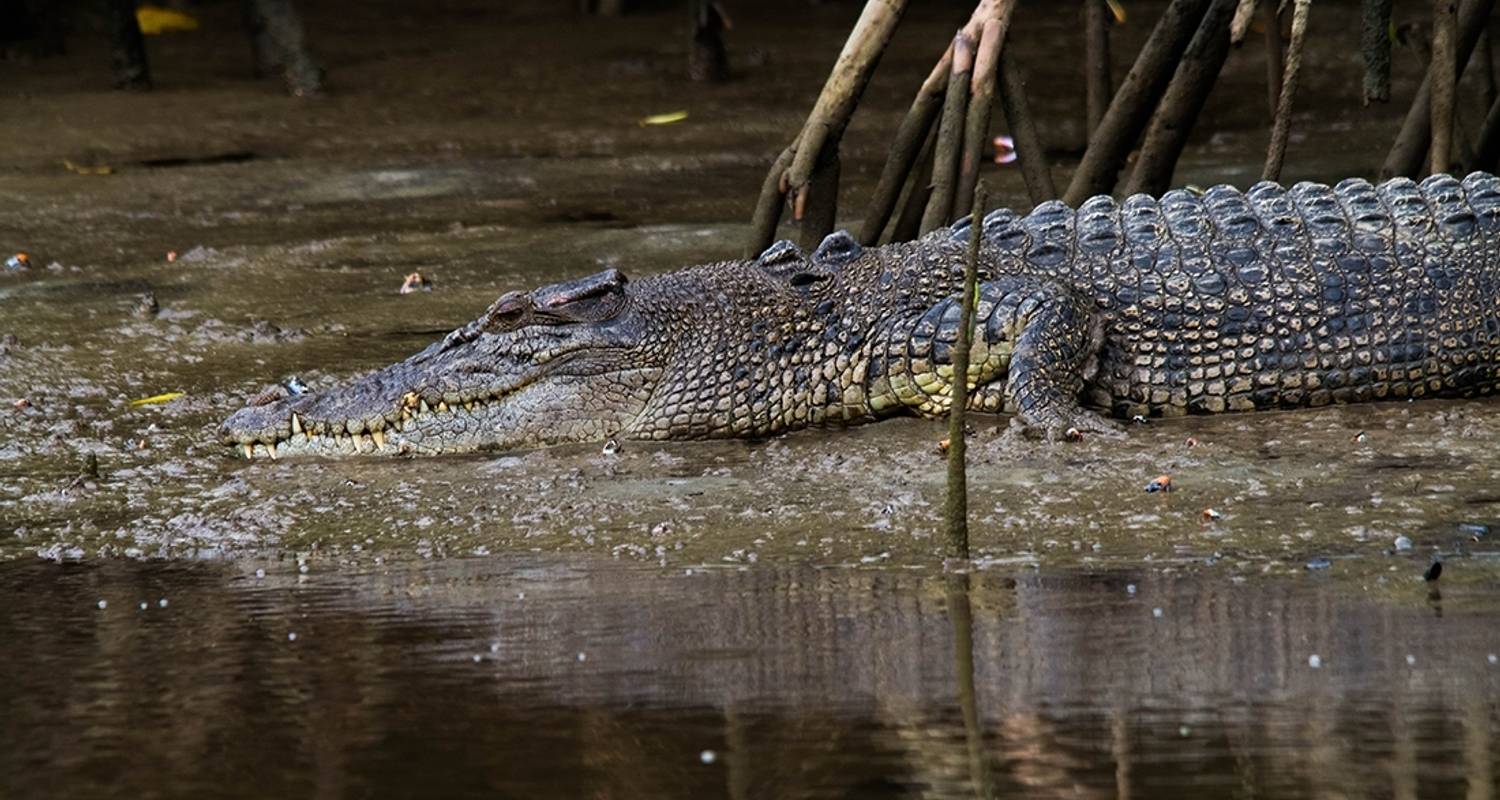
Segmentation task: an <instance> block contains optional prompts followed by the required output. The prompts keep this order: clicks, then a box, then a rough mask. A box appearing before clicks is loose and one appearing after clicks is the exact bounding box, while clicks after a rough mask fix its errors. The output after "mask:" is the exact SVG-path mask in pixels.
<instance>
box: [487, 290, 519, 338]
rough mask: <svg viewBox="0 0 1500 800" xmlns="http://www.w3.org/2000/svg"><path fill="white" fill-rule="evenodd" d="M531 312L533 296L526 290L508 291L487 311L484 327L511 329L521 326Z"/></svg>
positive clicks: (489, 329) (494, 329) (488, 329)
mask: <svg viewBox="0 0 1500 800" xmlns="http://www.w3.org/2000/svg"><path fill="white" fill-rule="evenodd" d="M530 313H531V298H530V297H528V296H527V295H526V293H525V292H506V293H505V294H504V295H501V297H500V299H499V300H496V301H495V304H494V305H492V306H490V310H489V311H487V312H485V315H484V321H483V325H482V328H483V329H484V330H487V331H509V330H515V329H516V328H519V327H520V326H521V325H522V324H523V323H525V321H526V317H527V316H528V315H529V314H530Z"/></svg>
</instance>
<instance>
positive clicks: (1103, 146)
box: [1066, 0, 1209, 206]
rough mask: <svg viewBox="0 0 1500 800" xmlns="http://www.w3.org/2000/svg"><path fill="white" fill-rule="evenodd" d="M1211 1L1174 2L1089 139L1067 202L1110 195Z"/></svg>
mask: <svg viewBox="0 0 1500 800" xmlns="http://www.w3.org/2000/svg"><path fill="white" fill-rule="evenodd" d="M1208 4H1209V0H1172V2H1171V4H1170V5H1168V6H1167V10H1166V11H1164V12H1162V16H1161V19H1160V20H1158V21H1157V23H1156V27H1155V28H1154V29H1152V31H1151V37H1150V38H1149V39H1147V40H1146V44H1145V46H1144V47H1142V48H1141V52H1140V54H1139V55H1137V56H1136V59H1135V63H1134V64H1132V65H1131V67H1130V71H1129V72H1127V73H1126V74H1125V79H1124V80H1122V81H1121V82H1120V89H1119V91H1118V92H1116V93H1115V96H1114V99H1113V100H1111V101H1110V103H1109V108H1108V109H1106V110H1105V112H1104V118H1103V119H1101V120H1099V127H1097V128H1095V129H1094V132H1093V134H1092V135H1091V136H1089V145H1088V149H1087V150H1086V151H1085V152H1084V154H1083V161H1082V162H1080V163H1079V165H1078V169H1077V170H1076V171H1074V173H1073V179H1072V181H1071V182H1070V183H1069V184H1068V192H1067V196H1066V200H1067V202H1068V204H1069V205H1073V206H1076V205H1078V204H1079V203H1082V202H1083V201H1085V200H1087V199H1089V198H1090V197H1093V196H1094V195H1096V194H1108V193H1109V191H1110V190H1111V189H1113V188H1114V186H1115V180H1116V179H1117V178H1118V177H1119V175H1120V169H1121V168H1122V167H1124V166H1125V157H1126V156H1127V155H1129V153H1130V150H1131V148H1133V147H1135V143H1136V140H1137V139H1139V138H1140V135H1141V130H1142V128H1144V127H1145V125H1146V121H1147V119H1148V118H1149V117H1150V115H1151V109H1152V108H1153V107H1155V105H1156V101H1157V98H1159V97H1161V93H1162V90H1163V89H1165V88H1166V85H1167V82H1168V81H1169V80H1170V79H1171V77H1172V70H1173V68H1175V67H1176V65H1177V60H1178V58H1179V56H1181V54H1182V51H1183V48H1185V47H1187V43H1188V40H1189V39H1190V38H1191V37H1192V35H1193V31H1194V30H1196V28H1197V26H1198V20H1199V19H1201V18H1202V17H1203V12H1204V10H1205V9H1207V8H1208Z"/></svg>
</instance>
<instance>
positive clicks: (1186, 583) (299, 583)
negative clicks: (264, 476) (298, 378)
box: [0, 557, 1500, 798]
mask: <svg viewBox="0 0 1500 800" xmlns="http://www.w3.org/2000/svg"><path fill="white" fill-rule="evenodd" d="M257 567H259V568H264V569H266V570H267V572H268V573H269V574H268V575H267V576H266V577H265V578H263V579H257V578H256V577H254V571H255V569H256V568H257ZM1127 584H1130V585H1135V586H1136V587H1137V590H1136V591H1135V592H1133V593H1132V592H1130V591H1127V588H1126V587H1127ZM1340 591H1341V590H1340V589H1339V587H1338V586H1337V585H1336V584H1332V583H1330V582H1329V581H1326V580H1322V579H1317V578H1311V577H1309V578H1305V579H1302V580H1291V581H1263V582H1259V583H1257V584H1254V585H1251V584H1244V585H1234V584H1226V583H1225V582H1223V581H1202V580H1199V579H1196V578H1191V577H1184V576H1181V575H1177V576H1172V575H1163V574H1158V573H1146V572H1142V573H1139V574H1120V573H1106V574H1095V575H1090V574H1081V573H1078V574H1060V575H1048V574H1045V573H1038V572H1036V571H1033V570H1021V571H1019V572H1016V573H1011V574H995V573H991V572H979V573H974V574H972V575H957V576H942V577H937V576H931V575H927V574H925V573H922V572H917V571H911V570H877V571H866V570H819V569H814V568H806V567H785V568H781V567H757V568H753V569H748V570H744V571H739V570H709V571H704V570H693V571H691V574H688V572H687V571H683V572H678V571H672V572H670V573H668V572H666V571H661V570H655V569H642V568H640V567H634V566H625V565H621V564H618V563H615V562H610V561H599V560H582V559H571V560H570V559H560V558H556V557H549V558H546V559H543V558H536V559H519V558H516V557H506V558H483V559H463V560H446V561H434V562H417V563H413V564H405V563H403V564H400V565H396V566H390V565H386V566H383V567H380V568H377V569H375V570H370V571H358V570H348V571H332V572H319V571H314V572H312V573H311V574H308V575H299V574H298V573H297V571H296V568H295V566H291V565H289V564H285V563H279V562H259V563H253V562H252V563H243V562H240V563H223V562H220V563H206V562H200V563H183V562H170V563H169V562H124V561H102V562H90V563H85V564H68V565H56V564H50V563H43V562H19V563H11V564H6V565H3V566H0V603H3V604H4V607H5V608H6V613H5V614H4V615H3V616H0V641H3V642H4V643H5V646H4V647H3V648H0V676H3V680H0V708H4V709H5V714H4V717H3V721H0V796H3V797H37V796H49V797H50V796H68V797H74V796H88V795H99V794H120V795H127V796H136V795H142V794H153V795H172V796H186V795H212V796H257V797H259V796H268V795H281V794H286V795H291V796H364V795H372V794H389V795H413V796H486V797H493V796H506V797H532V796H548V797H555V796H601V795H607V796H610V797H669V796H691V797H712V796H728V797H904V796H919V795H920V796H927V797H945V796H953V797H973V796H976V795H977V796H980V797H992V796H999V797H1003V796H1029V797H1079V796H1083V797H1153V798H1154V797H1206V796H1256V797H1310V796H1318V797H1324V796H1348V797H1360V796H1397V797H1468V798H1492V797H1494V796H1495V788H1496V770H1495V769H1494V762H1495V758H1496V755H1497V753H1496V745H1495V742H1496V737H1495V730H1496V726H1497V724H1500V716H1497V715H1500V712H1497V703H1500V666H1497V665H1495V664H1493V663H1492V662H1491V661H1490V655H1491V654H1493V653H1495V652H1497V651H1500V634H1497V633H1496V631H1497V626H1496V624H1495V617H1494V613H1493V612H1492V611H1491V610H1490V609H1492V608H1493V607H1494V600H1495V599H1496V590H1495V588H1494V587H1493V586H1482V585H1481V586H1476V585H1472V584H1470V585H1465V584H1460V583H1455V584H1453V585H1451V586H1449V587H1447V591H1446V593H1447V604H1448V605H1447V613H1446V614H1444V616H1442V617H1440V618H1439V617H1435V616H1434V615H1433V614H1432V611H1431V609H1429V608H1426V607H1425V605H1424V603H1423V594H1424V592H1425V587H1423V586H1422V585H1421V583H1420V581H1417V582H1416V583H1415V585H1413V586H1412V587H1411V591H1412V595H1413V596H1412V597H1410V598H1407V600H1406V601H1405V603H1404V604H1401V603H1398V602H1396V601H1391V600H1382V601H1380V602H1378V603H1375V602H1371V601H1368V600H1363V599H1358V598H1357V597H1356V596H1355V595H1356V592H1355V591H1354V590H1353V589H1352V587H1351V588H1350V589H1347V590H1343V591H1345V592H1346V594H1341V593H1340ZM1346 595H1347V596H1346ZM162 598H165V599H167V600H168V601H169V604H168V605H167V606H165V607H163V606H161V605H160V603H159V601H160V599H162ZM100 600H105V601H106V602H107V607H106V608H104V609H102V610H101V609H100V608H99V607H98V602H99V601H100ZM141 603H145V604H146V608H144V609H142V608H141V607H140V604H141ZM1158 609H1159V610H1160V614H1159V615H1158V614H1157V613H1156V610H1158ZM292 634H296V638H295V640H293V639H292ZM1314 653H1316V654H1318V655H1319V656H1320V658H1321V664H1322V666H1321V667H1320V668H1316V669H1315V668H1312V667H1310V666H1309V656H1310V655H1311V654H1314ZM705 751H710V752H708V754H707V755H705Z"/></svg>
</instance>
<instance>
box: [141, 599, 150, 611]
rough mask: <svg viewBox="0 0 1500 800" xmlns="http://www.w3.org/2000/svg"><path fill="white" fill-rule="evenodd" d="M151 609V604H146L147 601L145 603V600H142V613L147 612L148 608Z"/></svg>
mask: <svg viewBox="0 0 1500 800" xmlns="http://www.w3.org/2000/svg"><path fill="white" fill-rule="evenodd" d="M150 607H151V604H150V603H148V602H146V601H145V600H142V601H141V610H142V611H145V610H146V609H148V608H150Z"/></svg>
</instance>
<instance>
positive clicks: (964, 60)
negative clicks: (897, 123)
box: [921, 30, 974, 233]
mask: <svg viewBox="0 0 1500 800" xmlns="http://www.w3.org/2000/svg"><path fill="white" fill-rule="evenodd" d="M973 70H974V40H973V39H972V38H971V37H970V36H969V35H968V34H967V33H964V32H963V31H962V30H960V31H959V32H958V34H957V35H955V36H954V37H953V69H952V71H951V72H950V73H949V75H948V94H947V97H946V98H945V99H944V100H943V116H942V117H941V119H940V120H939V121H938V135H937V147H936V148H935V149H934V150H933V156H932V196H931V197H930V198H928V200H927V211H926V212H925V213H923V214H922V230H921V232H922V233H927V232H928V231H931V230H935V229H937V228H941V227H943V226H944V225H947V224H948V222H949V212H950V211H951V210H952V208H953V184H954V181H955V180H956V179H957V176H958V159H959V151H960V150H962V149H963V136H964V112H965V111H966V110H967V108H968V102H969V77H970V75H971V74H972V73H973Z"/></svg>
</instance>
